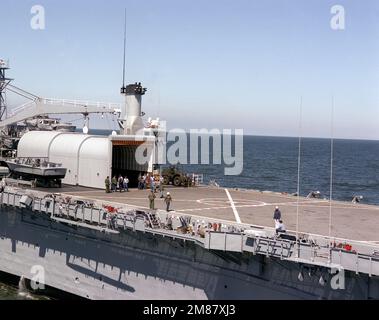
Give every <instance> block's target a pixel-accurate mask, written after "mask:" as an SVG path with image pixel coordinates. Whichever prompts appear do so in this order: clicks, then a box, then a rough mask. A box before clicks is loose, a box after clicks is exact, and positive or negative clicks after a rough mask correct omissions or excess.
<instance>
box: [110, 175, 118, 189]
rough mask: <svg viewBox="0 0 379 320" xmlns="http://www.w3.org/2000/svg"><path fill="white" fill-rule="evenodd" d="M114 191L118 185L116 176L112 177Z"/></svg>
mask: <svg viewBox="0 0 379 320" xmlns="http://www.w3.org/2000/svg"><path fill="white" fill-rule="evenodd" d="M111 187H112V192H114V191H116V187H117V179H116V176H113V178H112V185H111Z"/></svg>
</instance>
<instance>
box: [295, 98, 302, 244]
mask: <svg viewBox="0 0 379 320" xmlns="http://www.w3.org/2000/svg"><path fill="white" fill-rule="evenodd" d="M299 111H300V112H299V145H298V157H297V204H296V239H298V237H299V202H300V164H301V134H302V128H301V121H302V112H303V97H300V110H299Z"/></svg>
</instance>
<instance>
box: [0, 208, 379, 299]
mask: <svg viewBox="0 0 379 320" xmlns="http://www.w3.org/2000/svg"><path fill="white" fill-rule="evenodd" d="M0 257H1V258H0V270H1V271H4V272H7V273H10V274H14V275H17V276H22V275H23V276H24V277H25V278H28V279H32V278H33V273H32V272H33V271H32V268H33V266H35V265H38V266H42V267H43V268H44V270H45V283H46V284H47V285H49V286H51V287H54V288H58V289H60V290H63V291H66V292H69V293H72V294H75V295H78V296H81V297H85V298H89V299H159V300H160V299H173V300H175V299H188V300H197V299H368V298H378V296H379V285H378V280H377V278H376V277H369V276H366V275H355V273H351V272H350V273H349V272H346V280H345V282H346V286H345V288H346V289H345V290H333V289H331V288H330V286H322V285H320V283H319V277H318V276H316V275H314V276H312V275H311V276H308V275H306V276H305V277H304V280H303V281H299V280H298V274H299V264H296V263H294V262H288V261H281V260H280V259H277V258H268V257H265V256H261V255H252V254H248V253H243V254H241V253H227V252H222V251H213V250H206V249H204V248H201V247H199V246H197V245H195V244H194V243H191V242H183V241H182V240H178V239H177V240H174V239H170V238H165V237H162V236H160V235H151V234H148V233H143V232H138V231H130V232H126V233H120V234H109V233H104V232H100V231H97V230H89V229H87V228H81V227H79V226H67V225H65V224H62V223H58V222H56V221H52V220H50V219H49V218H48V217H44V216H41V215H37V214H35V213H33V212H32V211H31V210H29V209H18V208H11V207H2V208H1V210H0Z"/></svg>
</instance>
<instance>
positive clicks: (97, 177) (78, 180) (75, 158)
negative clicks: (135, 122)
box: [17, 131, 155, 188]
mask: <svg viewBox="0 0 379 320" xmlns="http://www.w3.org/2000/svg"><path fill="white" fill-rule="evenodd" d="M154 142H155V137H154V136H147V135H146V136H145V135H110V136H97V135H88V134H82V133H69V132H57V131H30V132H28V133H26V134H24V135H23V136H22V138H21V139H20V142H19V144H18V150H17V156H18V157H19V158H47V159H48V161H50V162H54V163H60V164H62V166H63V167H65V168H67V172H66V176H65V178H64V179H63V180H62V182H63V183H65V184H68V185H80V186H85V187H92V188H104V186H105V185H104V180H105V178H106V177H107V176H109V177H112V176H114V175H119V174H121V175H123V176H125V175H126V176H128V178H129V180H130V184H131V185H135V184H137V181H138V175H139V174H140V173H141V172H152V170H153V152H152V150H153V148H154ZM142 144H144V145H143V150H145V152H144V156H145V159H147V161H146V162H145V163H144V164H142V163H141V161H137V160H136V157H135V153H136V150H137V148H138V147H139V146H141V145H142Z"/></svg>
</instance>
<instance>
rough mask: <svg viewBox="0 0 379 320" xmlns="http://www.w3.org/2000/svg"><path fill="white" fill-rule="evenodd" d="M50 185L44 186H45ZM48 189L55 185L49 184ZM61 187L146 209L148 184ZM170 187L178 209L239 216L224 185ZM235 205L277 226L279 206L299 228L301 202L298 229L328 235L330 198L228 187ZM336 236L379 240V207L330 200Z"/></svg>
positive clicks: (250, 219)
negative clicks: (124, 188) (117, 188)
mask: <svg viewBox="0 0 379 320" xmlns="http://www.w3.org/2000/svg"><path fill="white" fill-rule="evenodd" d="M42 190H43V191H46V189H42ZM49 191H52V189H50V190H49ZM53 191H54V192H59V193H63V194H67V195H72V196H76V197H82V198H85V199H93V200H100V201H104V202H113V203H115V205H117V204H120V205H121V204H128V205H133V206H136V207H139V208H142V209H148V205H149V202H148V198H147V196H148V193H149V192H150V191H149V190H137V189H130V190H129V192H121V193H120V192H113V193H105V192H104V191H103V190H98V189H90V188H83V187H71V186H64V187H63V188H61V189H53ZM167 191H170V193H171V195H172V198H173V202H172V206H171V209H172V210H173V211H175V212H179V213H183V214H188V215H191V216H200V217H208V218H216V219H220V222H221V220H226V221H232V222H236V215H235V212H234V210H233V208H232V205H231V202H230V201H229V198H228V195H227V192H226V190H225V189H223V188H216V187H206V186H205V187H193V188H175V187H166V188H165V193H166V192H167ZM228 191H229V193H230V195H231V197H232V199H233V202H234V206H235V209H236V210H237V212H238V216H239V217H240V219H241V222H242V223H247V224H251V225H258V226H266V227H273V226H274V222H273V211H274V209H275V206H279V208H280V210H281V212H282V219H283V222H284V224H285V225H286V227H287V230H296V220H297V205H299V207H298V208H299V209H298V210H299V215H298V216H299V232H306V233H313V234H319V235H324V236H328V234H329V212H330V203H329V201H328V200H323V199H307V198H303V197H300V198H299V203H298V200H297V197H295V196H291V195H288V194H281V193H274V192H260V191H255V190H236V189H228ZM156 196H157V198H156V200H155V207H156V208H157V209H163V210H164V209H165V203H164V201H163V200H162V199H160V198H159V192H157V193H156ZM331 235H332V236H333V237H338V238H345V239H351V240H362V241H372V242H378V243H379V207H378V206H374V205H367V204H361V203H360V204H353V203H351V202H342V201H332V233H331Z"/></svg>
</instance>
